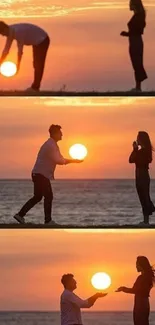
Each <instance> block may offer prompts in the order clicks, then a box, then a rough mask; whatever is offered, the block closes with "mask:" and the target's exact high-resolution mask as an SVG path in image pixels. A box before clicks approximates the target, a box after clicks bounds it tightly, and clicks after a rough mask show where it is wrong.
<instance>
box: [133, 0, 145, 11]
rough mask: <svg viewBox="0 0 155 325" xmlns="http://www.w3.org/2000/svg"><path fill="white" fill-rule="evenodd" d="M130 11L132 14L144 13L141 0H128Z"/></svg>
mask: <svg viewBox="0 0 155 325" xmlns="http://www.w3.org/2000/svg"><path fill="white" fill-rule="evenodd" d="M130 10H132V11H134V12H136V13H137V12H138V13H139V12H145V9H144V6H143V3H142V1H141V0H130Z"/></svg>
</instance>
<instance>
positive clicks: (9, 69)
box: [0, 61, 17, 77]
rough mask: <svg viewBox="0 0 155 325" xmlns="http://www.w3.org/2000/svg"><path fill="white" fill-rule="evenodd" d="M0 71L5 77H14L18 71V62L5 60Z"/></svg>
mask: <svg viewBox="0 0 155 325" xmlns="http://www.w3.org/2000/svg"><path fill="white" fill-rule="evenodd" d="M0 72H1V74H2V75H3V76H5V77H12V76H14V75H15V74H16V72H17V67H16V64H15V63H13V62H10V61H7V62H3V63H2V65H1V67H0Z"/></svg>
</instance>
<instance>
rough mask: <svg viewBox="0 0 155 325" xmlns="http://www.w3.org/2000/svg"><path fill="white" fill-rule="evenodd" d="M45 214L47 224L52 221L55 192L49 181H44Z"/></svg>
mask: <svg viewBox="0 0 155 325" xmlns="http://www.w3.org/2000/svg"><path fill="white" fill-rule="evenodd" d="M43 195H44V214H45V224H46V223H48V222H50V221H51V214H52V201H53V192H52V187H51V183H50V180H49V179H45V181H44V189H43Z"/></svg>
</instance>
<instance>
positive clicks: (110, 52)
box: [0, 0, 155, 90]
mask: <svg viewBox="0 0 155 325" xmlns="http://www.w3.org/2000/svg"><path fill="white" fill-rule="evenodd" d="M144 4H145V7H146V10H147V28H146V31H145V36H144V40H145V57H144V62H145V66H146V70H147V73H148V77H149V79H148V80H147V81H146V82H145V84H144V88H145V89H150V90H151V89H153V87H154V78H155V77H154V74H155V70H154V53H155V44H154V37H153V35H154V16H155V5H154V1H153V0H150V1H145V3H144ZM131 15H132V13H131V12H130V11H129V10H128V1H126V2H125V1H124V0H120V1H92V2H91V1H88V0H87V1H84V0H81V1H75V0H74V1H73V0H70V1H65V3H64V2H62V1H57V2H56V3H51V1H49V0H45V1H43V0H41V1H2V2H1V4H0V19H2V20H6V22H7V23H8V24H12V23H15V22H23V21H24V22H26V21H27V22H32V23H34V24H38V25H40V26H42V27H43V28H44V29H45V30H47V32H48V33H49V35H50V38H51V46H50V50H49V53H48V57H47V64H46V69H45V75H44V80H43V84H42V89H52V90H56V89H61V88H62V86H63V85H64V84H65V85H66V88H67V89H68V90H93V89H95V90H126V89H130V88H132V86H133V71H132V67H131V64H130V60H129V55H128V40H127V39H126V38H122V37H120V32H121V31H122V30H126V28H127V22H128V20H129V19H130V17H131ZM0 39H1V41H0V51H1V50H2V49H3V46H4V42H5V40H4V39H2V37H1V38H0ZM31 52H32V51H31V49H30V48H28V47H25V51H24V56H23V62H22V65H21V71H20V73H19V75H18V76H16V77H13V78H10V79H7V78H4V77H3V76H0V89H25V88H26V87H27V86H28V85H29V84H30V83H31V80H32V74H33V70H32V57H31V55H32V53H31ZM8 59H11V60H15V59H16V43H15V44H14V45H13V48H12V51H11V52H10V55H9V57H8Z"/></svg>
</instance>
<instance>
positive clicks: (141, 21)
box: [121, 0, 147, 91]
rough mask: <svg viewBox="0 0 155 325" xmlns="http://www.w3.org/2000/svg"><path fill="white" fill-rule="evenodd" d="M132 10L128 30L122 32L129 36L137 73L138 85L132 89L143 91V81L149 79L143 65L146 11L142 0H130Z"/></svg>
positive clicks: (123, 34)
mask: <svg viewBox="0 0 155 325" xmlns="http://www.w3.org/2000/svg"><path fill="white" fill-rule="evenodd" d="M130 10H132V11H133V12H134V15H133V16H132V18H131V20H130V21H129V22H128V32H124V31H123V32H121V36H127V37H129V53H130V58H131V62H132V66H133V69H134V73H135V81H136V87H135V88H133V89H132V91H141V83H142V81H144V80H145V79H147V74H146V72H145V69H144V66H143V39H142V35H143V32H144V28H145V26H146V21H145V19H146V13H145V9H144V7H143V4H142V1H141V0H130Z"/></svg>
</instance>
